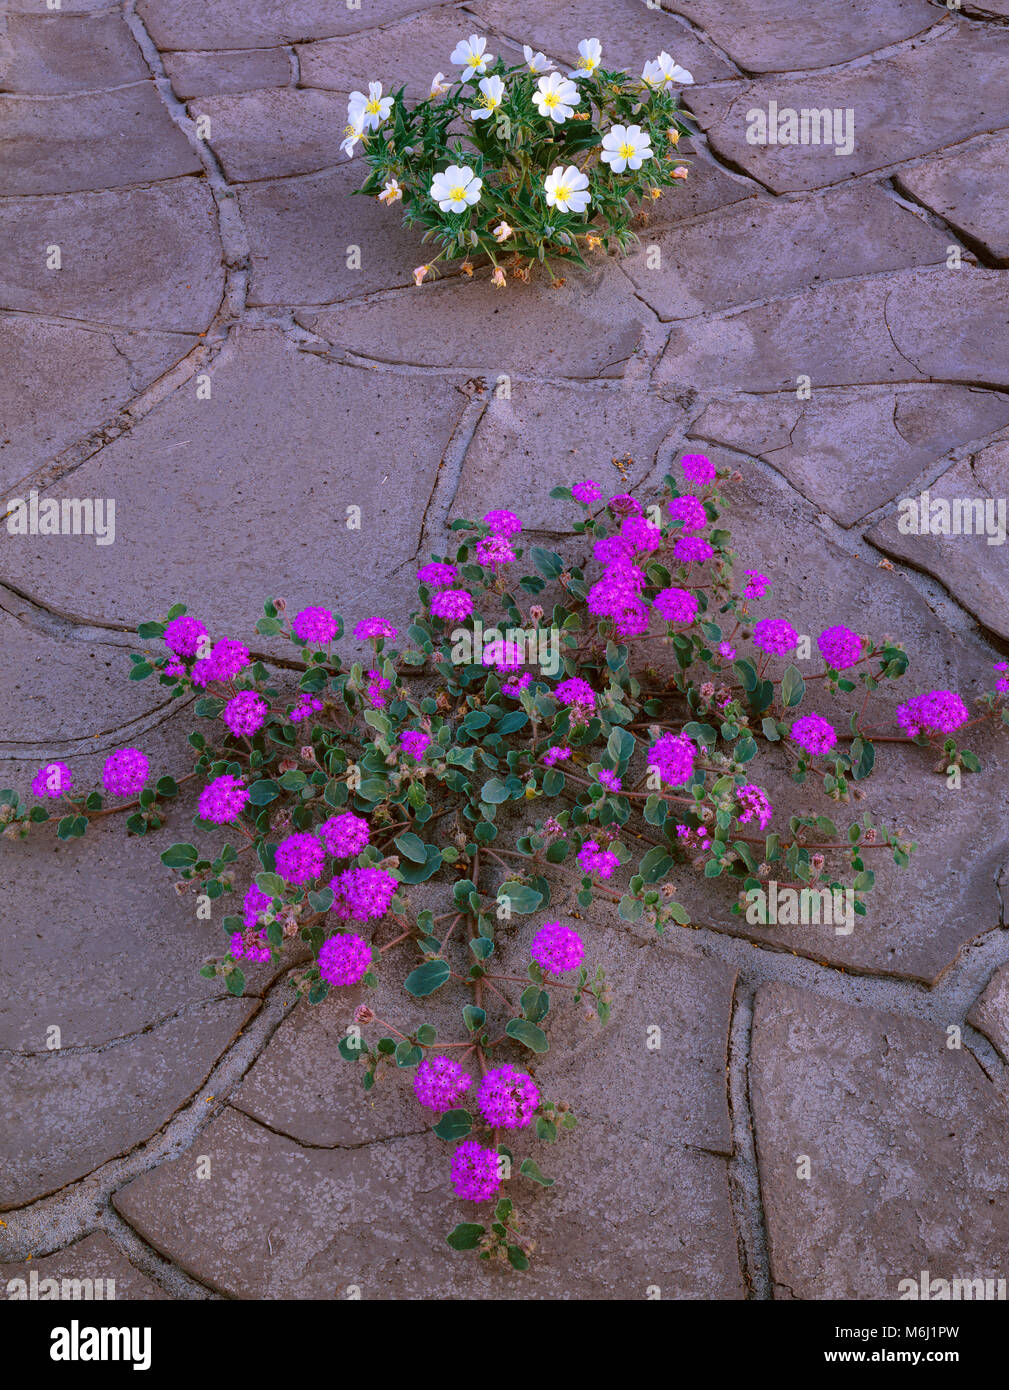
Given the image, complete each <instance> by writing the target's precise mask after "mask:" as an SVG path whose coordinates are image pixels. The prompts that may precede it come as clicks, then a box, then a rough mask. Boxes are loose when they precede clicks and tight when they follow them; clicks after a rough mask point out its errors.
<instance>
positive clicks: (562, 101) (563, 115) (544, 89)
mask: <svg viewBox="0 0 1009 1390" xmlns="http://www.w3.org/2000/svg"><path fill="white" fill-rule="evenodd" d="M533 101H534V102H535V103H536V105H537V107H538V108H539V113H540V115H541V116H549V117H550V119H551V120H552V121H557V122H558V123H560V122H561V121H566V120H567V118H568V117H569V116H573V115H574V114H575V111H574V108H575V107H576V106H577V105H578V103H579V102H580V101H581V97H580V96H579V94H578V88H577V87H576V86H575V84H574V83H573V82H569V81H568V79H567V78H566V77H562V76H561V75H560V73H559V72H552V73H551V74H550V76H549V77H541V78H540V80H539V82H538V83H537V84H536V91H535V92H533Z"/></svg>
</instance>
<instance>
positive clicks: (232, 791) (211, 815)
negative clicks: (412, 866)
mask: <svg viewBox="0 0 1009 1390" xmlns="http://www.w3.org/2000/svg"><path fill="white" fill-rule="evenodd" d="M248 800H249V789H248V787H247V786H246V785H245V784H244V782H242V780H241V778H239V777H232V775H231V773H230V772H225V773H222V774H221V776H220V777H215V778H214V780H213V781H212V782H208V783H207V785H206V786H205V787H204V788H203V790H202V791H201V792H200V803H199V811H200V820H205V821H209V822H210V823H211V824H212V825H229V824H230V823H231V822H232V821H236V820H237V819H238V817H239V816H240V815H241V814H242V812H243V810H244V809H245V806H246V803H247V802H248Z"/></svg>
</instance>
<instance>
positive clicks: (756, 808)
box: [736, 782, 774, 830]
mask: <svg viewBox="0 0 1009 1390" xmlns="http://www.w3.org/2000/svg"><path fill="white" fill-rule="evenodd" d="M736 800H737V801H738V802H739V805H740V807H741V810H740V812H739V817H738V819H739V821H740V823H741V824H743V825H745V824H746V822H747V821H751V820H755V821H757V823H758V824H759V826H760V828H761V830H766V829H767V826H768V825H769V824H770V821H771V817H772V816H773V815H774V807H773V806H772V805H771V803H770V801H768V799H767V794H766V793H765V791H764V790H763V788H762V787H758V786H755V785H754V783H752V782H747V784H746V785H745V786H742V787H737V788H736Z"/></svg>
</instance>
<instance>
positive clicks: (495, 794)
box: [480, 777, 511, 806]
mask: <svg viewBox="0 0 1009 1390" xmlns="http://www.w3.org/2000/svg"><path fill="white" fill-rule="evenodd" d="M510 796H511V792H510V791H509V790H508V788H507V787H506V786H505V784H504V783H503V782H502V781H501V778H500V777H491V778H490V780H489V781H487V782H485V783H484V784H483V786H482V787H481V789H480V800H481V801H486V802H487V804H488V805H490V806H498V805H500V803H501V802H502V801H507V800H508V798H509V797H510Z"/></svg>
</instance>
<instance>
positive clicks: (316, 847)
mask: <svg viewBox="0 0 1009 1390" xmlns="http://www.w3.org/2000/svg"><path fill="white" fill-rule="evenodd" d="M325 859H326V855H325V852H324V850H323V848H322V845H321V844H320V843H319V841H318V840H317V839H316V838H315V836H314V835H309V834H308V832H307V831H297V832H296V833H295V834H294V835H288V836H287V838H286V839H284V840H281V842H280V844H279V845H278V846H277V852H276V856H275V858H274V865H275V867H276V870H277V873H278V874H279V875H280V877H281V878H284V879H286V880H287V882H288V883H295V884H301V883H309V882H310V881H311V880H312V879H314V878H318V877H319V875H320V874H321V873H322V866H323V864H324V863H325Z"/></svg>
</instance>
